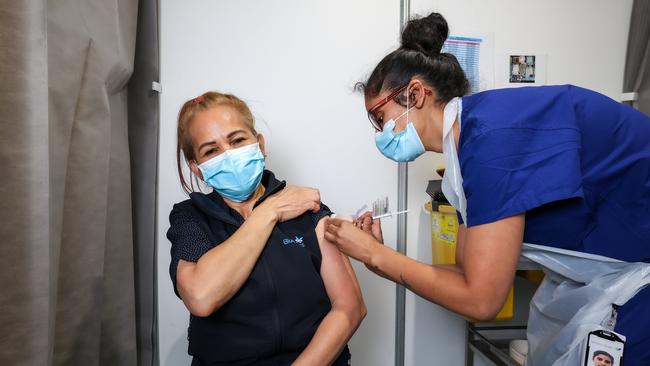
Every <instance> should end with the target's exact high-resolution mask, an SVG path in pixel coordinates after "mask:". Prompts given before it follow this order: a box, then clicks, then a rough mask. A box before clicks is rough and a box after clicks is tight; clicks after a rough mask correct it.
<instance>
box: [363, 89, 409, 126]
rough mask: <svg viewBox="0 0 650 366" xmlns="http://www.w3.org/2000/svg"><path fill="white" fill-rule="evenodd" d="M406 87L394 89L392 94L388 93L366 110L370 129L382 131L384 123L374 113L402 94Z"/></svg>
mask: <svg viewBox="0 0 650 366" xmlns="http://www.w3.org/2000/svg"><path fill="white" fill-rule="evenodd" d="M407 86H409V84H408V83H407V84H405V85H402V86H400V87H399V88H397V89H395V91H394V92H392V93H390V94H389V95H388V96H387V97H385V98H384V99H382V100H380V101H379V102H377V104H375V105H374V106H372V108H370V109H368V119H369V120H370V123H371V124H372V127H374V128H375V130H376V131H377V132H381V130H383V129H384V121H383V118H379V117H377V116H376V115H375V112H377V111H378V110H379V108H381V107H383V106H384V105H386V103H388V102H390V101H391V100H393V99H395V98H396V97H397V96H398V95H399V94H400V93H401V92H403V91H404V90H405V89H406V87H407ZM396 102H397V101H396Z"/></svg>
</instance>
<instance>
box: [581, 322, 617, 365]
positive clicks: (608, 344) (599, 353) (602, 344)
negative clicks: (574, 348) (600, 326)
mask: <svg viewBox="0 0 650 366" xmlns="http://www.w3.org/2000/svg"><path fill="white" fill-rule="evenodd" d="M624 345H625V343H624V340H623V339H621V338H620V337H618V335H617V334H616V333H613V332H608V331H603V330H597V331H593V332H591V333H589V336H588V337H587V352H586V355H585V356H586V357H585V363H584V365H585V366H620V365H621V361H622V359H623V348H624Z"/></svg>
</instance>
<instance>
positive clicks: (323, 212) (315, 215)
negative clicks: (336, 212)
mask: <svg viewBox="0 0 650 366" xmlns="http://www.w3.org/2000/svg"><path fill="white" fill-rule="evenodd" d="M310 214H311V218H312V221H313V222H314V227H316V226H317V225H318V222H319V221H320V220H321V219H322V218H323V217H326V216H332V214H333V212H332V211H331V210H330V208H329V207H327V205H325V204H324V203H323V202H321V203H320V210H318V212H310Z"/></svg>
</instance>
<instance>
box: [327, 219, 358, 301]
mask: <svg viewBox="0 0 650 366" xmlns="http://www.w3.org/2000/svg"><path fill="white" fill-rule="evenodd" d="M326 219H327V218H323V219H321V220H320V221H319V222H318V225H317V226H316V235H317V237H318V244H319V246H320V250H321V256H322V262H321V277H322V278H323V283H324V284H325V289H326V291H327V295H328V296H329V298H330V301H331V302H332V306H337V304H343V303H346V304H351V303H352V302H354V304H357V303H358V301H360V300H361V299H360V297H361V294H360V293H358V292H359V291H360V290H359V287H358V282H357V280H356V276H355V275H354V272H353V271H351V267H350V268H349V269H348V266H346V263H345V260H344V259H343V256H342V255H341V252H340V251H339V250H338V248H337V247H336V246H335V245H334V244H332V243H330V242H329V241H327V240H326V239H325V220H326Z"/></svg>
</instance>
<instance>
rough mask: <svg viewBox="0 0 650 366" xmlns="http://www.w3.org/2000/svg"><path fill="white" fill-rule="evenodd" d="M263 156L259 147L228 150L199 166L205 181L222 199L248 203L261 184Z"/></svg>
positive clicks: (257, 144) (255, 145)
mask: <svg viewBox="0 0 650 366" xmlns="http://www.w3.org/2000/svg"><path fill="white" fill-rule="evenodd" d="M264 166H265V165H264V155H262V151H261V150H260V145H259V143H254V144H250V145H246V146H244V147H240V148H237V149H231V150H226V151H224V152H223V153H222V154H220V155H219V156H215V157H214V158H212V159H210V160H208V161H206V162H204V163H203V164H201V165H199V170H201V174H203V180H204V181H205V182H206V183H207V184H208V185H210V186H211V187H212V188H214V190H215V191H217V193H219V194H220V195H221V196H222V197H224V198H227V199H229V200H231V201H235V202H243V201H245V200H246V199H248V198H249V197H250V196H251V195H252V194H253V192H255V190H256V189H257V187H258V186H259V184H260V182H261V181H262V173H263V172H264Z"/></svg>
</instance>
